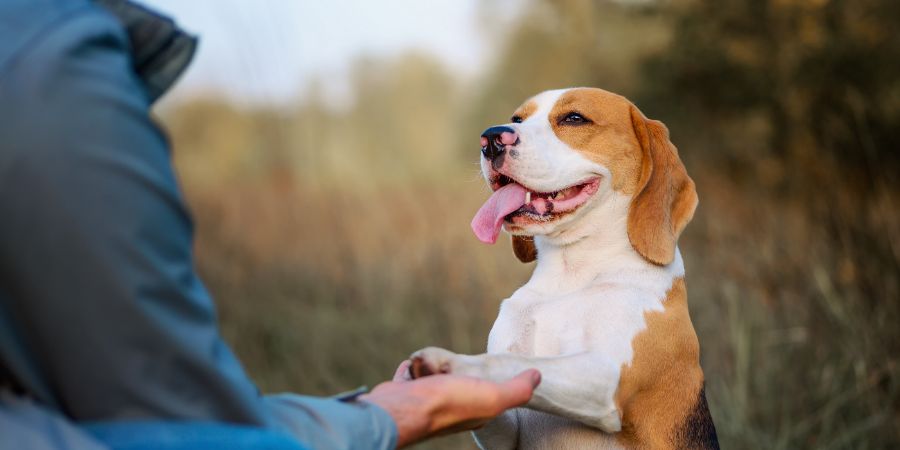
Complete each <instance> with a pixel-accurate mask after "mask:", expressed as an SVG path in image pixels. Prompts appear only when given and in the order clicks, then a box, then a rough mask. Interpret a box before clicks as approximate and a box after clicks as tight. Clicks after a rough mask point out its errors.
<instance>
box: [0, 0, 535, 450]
mask: <svg viewBox="0 0 900 450" xmlns="http://www.w3.org/2000/svg"><path fill="white" fill-rule="evenodd" d="M29 1H30V0H29ZM19 3H21V4H25V5H29V6H21V5H19V6H18V7H19V10H20V11H21V10H25V9H28V8H31V10H32V11H33V10H34V9H35V8H45V9H44V10H41V11H42V14H46V15H47V16H52V17H44V19H43V20H45V22H46V26H45V27H44V28H43V29H41V30H39V32H35V33H32V34H30V35H29V36H21V35H19V36H17V39H16V40H17V41H22V42H24V41H27V42H28V44H27V46H25V47H23V48H22V49H20V50H19V51H18V52H17V53H15V54H9V53H7V54H5V55H4V54H2V52H0V136H2V137H3V138H2V139H0V363H2V365H3V366H4V369H6V370H5V372H6V374H7V375H8V376H10V377H12V378H13V379H14V381H15V384H16V385H17V386H18V387H19V388H21V389H24V390H25V391H26V392H28V393H29V394H30V395H31V396H33V397H35V398H36V399H37V400H38V401H39V402H41V403H44V404H47V405H50V406H53V407H56V408H58V409H59V410H61V411H63V412H64V413H65V414H66V415H68V416H69V417H71V418H72V419H74V420H76V421H114V420H141V419H147V420H159V419H164V420H165V419H168V420H199V421H209V420H213V421H222V422H232V423H243V424H253V425H259V426H264V427H269V428H273V429H278V430H283V431H287V432H289V433H291V434H292V435H294V436H296V437H297V439H298V440H299V441H300V442H302V443H304V444H307V445H309V446H311V447H314V448H336V449H337V448H340V449H343V448H348V449H349V448H359V449H381V448H391V447H393V446H394V445H395V444H396V443H397V441H398V439H399V443H400V444H405V443H409V442H413V441H415V440H418V439H422V438H424V437H426V436H429V435H432V434H434V433H437V432H439V431H440V430H442V429H446V428H447V427H450V426H453V425H456V424H458V423H466V421H467V420H469V419H481V418H482V417H486V416H488V415H490V414H496V413H498V412H499V411H500V410H502V408H504V407H509V406H514V405H516V404H519V403H520V400H522V398H523V395H530V389H527V388H526V389H525V390H522V386H524V384H523V383H522V382H521V380H520V381H511V382H510V383H512V389H514V390H516V391H517V392H519V394H518V396H515V395H506V394H502V392H506V391H507V390H509V389H510V388H509V387H508V386H506V384H492V383H491V384H488V383H485V382H481V381H478V380H473V379H458V377H448V378H446V379H442V378H440V377H436V378H435V379H434V380H430V381H429V380H422V381H416V382H408V383H401V382H391V383H387V384H384V385H382V386H379V387H378V388H376V389H375V390H374V391H373V392H372V393H371V394H370V395H368V396H367V397H365V399H364V400H363V401H359V402H354V403H343V402H339V401H336V400H331V399H318V398H312V397H302V396H271V397H264V396H261V395H260V394H259V393H258V391H257V389H256V387H255V386H254V385H253V383H252V382H250V381H249V380H248V379H247V377H246V375H245V374H244V372H243V370H242V368H241V367H240V365H239V363H238V361H237V360H236V358H235V357H234V355H233V354H232V352H231V350H230V349H229V348H228V346H227V345H226V344H225V343H224V342H223V341H222V339H221V337H220V335H219V333H218V328H217V325H216V317H215V313H214V308H213V304H212V301H211V299H210V298H209V295H208V293H207V292H206V290H205V289H204V287H203V285H202V283H201V282H200V280H199V279H198V277H197V275H196V273H195V271H194V267H193V259H192V254H191V246H192V225H191V221H190V218H189V217H188V213H187V211H186V208H185V206H184V202H183V200H182V198H181V195H180V193H179V191H178V188H177V184H176V180H175V176H174V174H173V171H172V167H171V162H170V154H169V146H168V143H167V142H166V139H165V137H164V136H163V135H162V133H161V132H160V130H159V129H158V128H157V127H156V126H155V124H154V123H153V121H152V120H151V119H150V117H149V116H148V109H149V102H148V99H147V97H146V95H145V93H144V92H142V86H141V84H140V81H139V80H138V79H137V77H136V76H135V74H134V72H133V70H132V68H131V66H130V61H129V53H128V42H127V39H126V37H125V35H124V32H123V30H122V29H121V28H120V26H119V24H118V23H117V22H116V21H115V20H114V19H113V18H112V17H111V16H109V15H108V14H105V13H104V12H102V11H101V10H100V9H99V8H97V7H96V6H93V5H91V4H90V3H88V2H82V1H75V0H72V1H70V2H54V3H52V4H51V3H47V4H42V3H41V2H36V3H33V4H28V3H27V2H24V0H21V1H19ZM60 4H65V5H68V6H66V7H65V8H61V7H59V5H60ZM32 5H33V6H32ZM73 5H75V6H73ZM4 8H5V6H4ZM54 8H56V9H54ZM12 9H13V10H14V9H15V8H12ZM57 9H60V10H61V9H65V11H57ZM3 11H4V9H3V8H0V16H2V13H3ZM6 11H9V10H6ZM48 11H50V12H48ZM53 14H55V15H53ZM0 19H9V18H3V17H0ZM15 20H19V21H21V20H24V19H23V17H21V16H19V17H16V19H15ZM7 31H8V30H7ZM32 31H33V30H32ZM3 32H4V29H3V27H0V46H2V45H3V42H10V41H8V40H7V41H4V36H3V35H2V33H3ZM526 391H527V392H526ZM466 392H469V393H471V392H480V393H482V394H484V395H486V396H487V397H486V399H488V400H485V399H484V398H474V397H472V396H470V395H469V396H466V395H460V393H466ZM524 400H527V399H524ZM524 400H523V401H524Z"/></svg>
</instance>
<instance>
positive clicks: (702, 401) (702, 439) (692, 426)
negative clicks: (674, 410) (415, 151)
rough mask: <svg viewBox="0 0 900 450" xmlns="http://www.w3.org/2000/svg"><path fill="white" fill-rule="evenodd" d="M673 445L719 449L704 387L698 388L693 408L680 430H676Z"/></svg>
mask: <svg viewBox="0 0 900 450" xmlns="http://www.w3.org/2000/svg"><path fill="white" fill-rule="evenodd" d="M675 447H676V448H690V449H703V450H719V438H718V436H716V426H715V424H713V421H712V416H710V415H709V405H708V404H707V403H706V387H703V388H701V389H700V395H698V396H697V403H696V404H695V405H694V410H693V411H691V414H690V415H689V416H688V417H687V419H686V420H685V422H684V425H683V426H682V428H681V430H679V431H678V434H677V436H676V439H675Z"/></svg>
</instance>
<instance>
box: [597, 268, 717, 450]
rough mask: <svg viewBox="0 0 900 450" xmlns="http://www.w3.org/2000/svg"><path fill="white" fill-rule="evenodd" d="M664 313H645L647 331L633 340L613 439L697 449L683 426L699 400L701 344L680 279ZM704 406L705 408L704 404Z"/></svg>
mask: <svg viewBox="0 0 900 450" xmlns="http://www.w3.org/2000/svg"><path fill="white" fill-rule="evenodd" d="M663 306H664V307H665V309H664V310H663V311H661V312H660V311H651V312H647V313H645V314H644V318H645V320H646V322H647V329H645V330H644V331H642V332H641V333H639V334H638V335H637V336H635V338H634V340H633V341H632V348H633V349H634V356H633V357H632V361H631V364H630V365H623V366H622V374H621V378H620V380H619V388H618V390H617V391H616V396H615V401H616V405H617V406H618V408H619V410H620V411H622V431H621V432H620V433H619V434H618V435H617V439H618V440H619V441H620V443H621V444H622V445H624V446H626V447H627V448H653V449H667V448H699V447H697V446H695V445H694V444H693V443H686V442H684V439H685V436H687V437H690V433H685V432H684V428H685V426H686V424H687V423H688V419H689V418H690V417H691V416H692V414H693V412H694V410H695V409H696V405H697V402H699V401H700V393H701V389H702V388H703V371H702V370H701V369H700V346H699V343H698V342H697V335H696V333H695V332H694V327H693V325H692V324H691V317H690V315H689V314H688V307H687V292H686V288H685V284H684V279H683V278H679V279H677V280H675V282H674V283H673V285H672V288H671V289H670V290H669V292H668V293H667V295H666V300H665V301H664V302H663ZM704 406H705V405H704Z"/></svg>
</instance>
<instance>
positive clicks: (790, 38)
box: [641, 0, 900, 184]
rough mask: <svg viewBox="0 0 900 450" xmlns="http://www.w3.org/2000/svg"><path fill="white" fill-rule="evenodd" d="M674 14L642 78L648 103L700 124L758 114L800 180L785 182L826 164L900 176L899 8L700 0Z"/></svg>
mask: <svg viewBox="0 0 900 450" xmlns="http://www.w3.org/2000/svg"><path fill="white" fill-rule="evenodd" d="M665 9H666V10H668V11H669V13H670V14H673V15H674V16H675V17H676V18H675V26H674V37H673V41H672V43H671V45H670V47H669V48H668V49H667V50H666V51H665V52H662V53H660V54H659V55H657V56H655V57H654V58H652V59H650V60H649V62H648V63H647V64H646V65H645V69H644V71H643V74H644V79H645V82H644V91H643V93H642V96H641V97H642V98H645V99H647V101H648V102H649V103H652V104H653V106H654V108H658V109H660V110H662V111H666V113H667V114H668V115H669V116H672V117H677V116H679V115H682V114H683V113H687V114H689V115H692V116H693V119H690V120H697V119H698V118H699V119H701V122H700V123H701V124H702V123H707V124H709V123H713V122H722V121H728V120H732V119H736V118H737V119H739V120H740V119H741V118H742V117H743V118H746V117H748V116H749V115H753V114H760V115H761V116H762V117H763V118H764V121H765V125H766V129H767V130H768V131H767V141H768V145H767V146H766V147H767V148H768V149H769V150H770V151H771V152H773V153H774V154H775V155H778V156H790V158H789V162H791V163H794V164H792V165H791V167H790V168H789V169H790V171H791V172H792V173H796V174H798V175H800V177H799V179H798V178H784V179H783V180H782V181H784V182H789V181H791V180H792V179H793V180H794V181H796V182H797V183H798V184H806V183H808V182H809V181H810V180H808V179H807V178H806V177H805V175H814V174H815V172H816V171H819V172H826V173H827V172H828V170H827V169H824V170H823V168H822V167H821V165H819V164H817V161H818V160H820V159H823V158H834V159H835V160H836V161H837V162H839V163H840V164H841V165H842V166H843V167H847V168H849V169H851V170H850V172H849V173H848V174H847V175H848V176H852V177H856V178H857V180H858V181H859V182H860V183H870V180H871V179H873V178H877V177H878V173H882V172H883V171H884V170H885V169H891V170H897V169H898V168H900V153H898V152H897V151H896V148H897V146H898V145H900V57H898V55H900V34H898V33H897V32H896V30H897V27H898V26H900V2H897V1H896V0H854V1H849V0H764V1H759V0H715V1H713V0H694V1H682V2H674V3H673V4H671V5H670V6H668V7H666V8H665ZM744 129H745V130H749V131H750V132H756V130H755V129H753V130H751V129H749V128H744ZM730 130H731V129H729V131H730ZM735 138H736V139H735V140H736V141H740V138H741V136H737V137H735ZM736 150H738V151H740V150H743V151H750V152H756V151H758V150H760V149H759V148H758V147H754V148H751V149H748V148H744V149H736ZM890 178H891V180H886V181H889V182H891V183H896V182H897V181H898V178H896V177H890Z"/></svg>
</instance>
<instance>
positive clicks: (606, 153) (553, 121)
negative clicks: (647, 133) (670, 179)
mask: <svg viewBox="0 0 900 450" xmlns="http://www.w3.org/2000/svg"><path fill="white" fill-rule="evenodd" d="M631 107H632V104H631V102H629V101H628V100H627V99H626V98H625V97H622V96H621V95H617V94H613V93H612V92H607V91H604V90H602V89H595V88H578V89H571V90H568V91H566V92H565V93H564V94H562V95H561V96H560V97H559V99H558V100H557V101H556V104H555V105H554V106H553V109H552V110H551V111H550V115H549V117H548V120H549V121H550V126H551V127H552V128H553V132H554V133H555V134H556V136H557V137H558V138H559V140H561V141H563V142H565V143H566V144H567V145H568V146H569V147H572V148H573V149H575V150H578V151H580V152H582V153H583V154H584V155H585V156H586V157H587V158H588V159H590V160H591V161H594V162H597V163H599V164H602V165H603V166H605V167H606V168H607V169H609V171H610V173H611V174H612V187H613V189H615V190H617V191H620V192H622V193H625V194H627V195H632V194H634V193H635V192H636V189H637V185H638V179H639V178H640V171H641V157H642V155H641V149H640V144H639V143H638V141H637V139H636V137H635V134H634V131H633V130H632V126H631V113H630V108H631ZM572 112H577V113H578V114H581V116H582V117H584V118H586V119H588V120H589V121H590V122H589V123H585V124H580V125H573V124H567V123H565V122H563V121H562V119H563V118H565V117H566V115H568V114H569V113H572Z"/></svg>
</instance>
